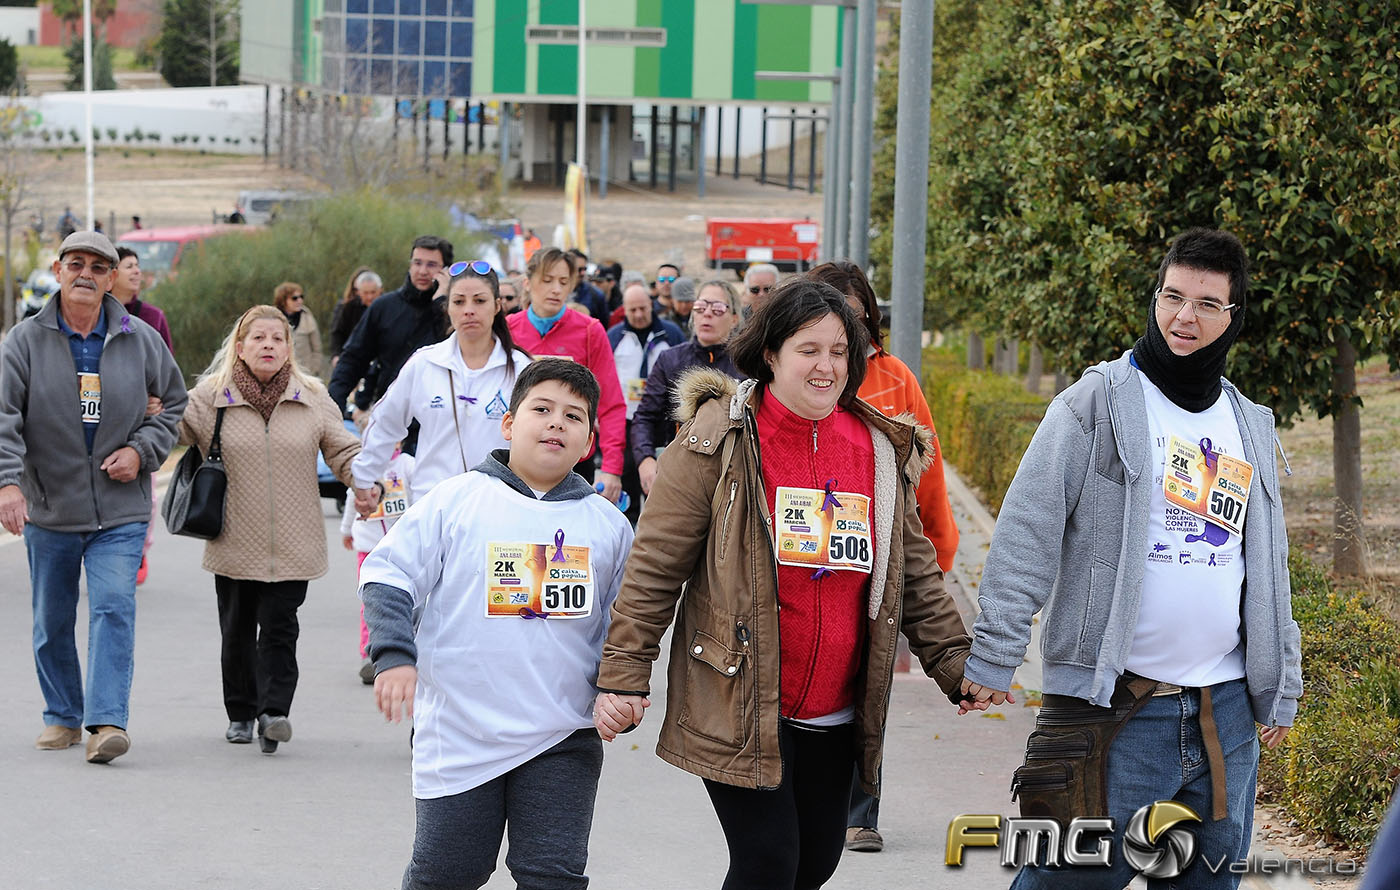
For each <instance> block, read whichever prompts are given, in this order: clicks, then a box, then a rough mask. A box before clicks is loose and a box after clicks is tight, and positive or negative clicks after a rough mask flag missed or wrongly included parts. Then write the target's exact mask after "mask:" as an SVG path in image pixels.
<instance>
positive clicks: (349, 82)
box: [345, 58, 369, 95]
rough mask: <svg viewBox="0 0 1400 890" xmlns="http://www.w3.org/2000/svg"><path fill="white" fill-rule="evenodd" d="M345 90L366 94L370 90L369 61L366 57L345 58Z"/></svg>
mask: <svg viewBox="0 0 1400 890" xmlns="http://www.w3.org/2000/svg"><path fill="white" fill-rule="evenodd" d="M345 91H346V92H347V93H358V94H361V95H363V94H365V93H368V92H369V62H368V61H367V60H365V59H353V58H352V59H346V60H345Z"/></svg>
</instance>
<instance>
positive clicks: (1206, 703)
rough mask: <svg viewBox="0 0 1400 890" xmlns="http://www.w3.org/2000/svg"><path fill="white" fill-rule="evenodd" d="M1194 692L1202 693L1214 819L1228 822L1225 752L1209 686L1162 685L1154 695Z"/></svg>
mask: <svg viewBox="0 0 1400 890" xmlns="http://www.w3.org/2000/svg"><path fill="white" fill-rule="evenodd" d="M1191 689H1199V691H1200V693H1201V714H1200V718H1199V720H1200V725H1201V742H1202V744H1204V745H1205V749H1206V763H1208V764H1209V765H1210V809H1211V818H1212V819H1213V820H1220V819H1224V818H1225V817H1226V816H1228V815H1229V814H1230V802H1229V798H1228V796H1227V792H1226V790H1225V752H1224V750H1223V749H1222V748H1221V747H1220V729H1219V727H1217V726H1216V724H1215V706H1214V704H1213V703H1212V702H1211V700H1210V687H1209V686H1199V687H1196V686H1178V685H1176V684H1175V683H1161V682H1159V683H1158V684H1157V685H1156V686H1155V687H1154V688H1153V689H1152V692H1151V693H1150V694H1151V695H1152V696H1153V697H1156V696H1159V695H1177V694H1179V693H1182V692H1187V691H1189V690H1191Z"/></svg>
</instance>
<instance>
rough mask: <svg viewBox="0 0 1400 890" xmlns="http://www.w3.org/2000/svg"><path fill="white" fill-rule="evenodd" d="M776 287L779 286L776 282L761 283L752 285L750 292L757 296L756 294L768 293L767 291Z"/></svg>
mask: <svg viewBox="0 0 1400 890" xmlns="http://www.w3.org/2000/svg"><path fill="white" fill-rule="evenodd" d="M775 287H777V285H776V284H759V285H755V286H753V287H750V288H749V293H751V294H753V295H754V296H755V297H756V296H758V295H759V294H766V293H768V292H769V291H771V290H772V289H773V288H775Z"/></svg>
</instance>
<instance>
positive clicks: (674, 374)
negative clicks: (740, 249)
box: [628, 278, 743, 494]
mask: <svg viewBox="0 0 1400 890" xmlns="http://www.w3.org/2000/svg"><path fill="white" fill-rule="evenodd" d="M737 308H738V306H737V304H736V302H735V300H734V290H733V289H732V288H731V287H730V286H729V283H728V282H726V281H721V280H720V279H718V278H713V279H711V280H709V281H707V282H705V283H704V284H702V285H701V286H700V294H699V299H698V300H696V301H695V305H694V307H692V309H691V314H692V315H694V316H695V336H693V337H691V338H690V339H689V340H687V341H686V342H685V343H682V344H681V345H680V346H677V347H675V348H674V349H669V350H667V351H666V352H664V353H662V354H661V355H660V356H658V357H657V359H656V361H654V362H652V365H651V372H650V373H649V374H647V382H646V386H645V387H644V388H643V389H642V398H641V401H640V402H638V403H637V410H636V412H635V413H634V414H633V416H632V433H631V438H630V439H629V440H628V442H629V445H630V447H631V448H632V458H633V459H634V460H635V461H636V462H637V477H638V482H639V484H640V485H641V486H642V492H643V493H644V494H651V486H652V484H653V483H654V482H655V481H656V469H657V464H656V459H657V457H659V456H660V451H661V450H662V449H663V448H665V447H666V445H667V444H668V443H669V442H670V441H671V440H672V439H673V438H675V435H676V422H675V420H674V418H673V416H672V411H673V409H674V406H675V404H676V403H675V398H676V393H677V386H678V385H679V383H680V378H681V377H682V376H683V375H684V374H685V372H686V371H688V370H690V369H691V368H697V367H705V368H714V369H715V370H716V371H719V372H720V373H721V374H725V375H726V376H729V377H733V378H734V379H736V380H738V379H740V378H741V377H742V376H743V375H741V374H740V373H739V371H738V370H737V369H736V368H735V367H734V361H733V360H732V359H731V358H730V357H729V350H728V341H729V335H730V334H731V332H733V330H734V326H735V325H736V324H738V322H739V315H738V313H737V312H736V311H735V310H736V309H737Z"/></svg>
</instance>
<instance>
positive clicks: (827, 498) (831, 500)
mask: <svg viewBox="0 0 1400 890" xmlns="http://www.w3.org/2000/svg"><path fill="white" fill-rule="evenodd" d="M835 487H836V480H835V479H828V480H826V490H825V493H824V496H823V497H822V508H821V510H820V511H818V512H821V513H828V512H831V511H832V510H834V509H835V508H836V507H839V506H841V502H840V501H838V500H836V495H834V494H832V493H831V490H832V489H833V488H835Z"/></svg>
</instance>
